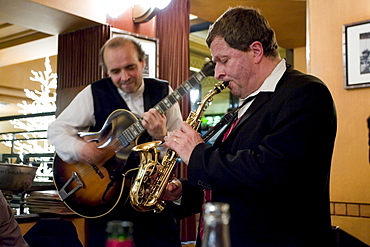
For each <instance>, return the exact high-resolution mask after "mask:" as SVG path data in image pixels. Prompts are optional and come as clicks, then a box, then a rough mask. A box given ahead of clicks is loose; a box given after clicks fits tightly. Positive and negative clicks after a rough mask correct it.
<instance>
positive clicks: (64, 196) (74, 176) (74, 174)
mask: <svg viewBox="0 0 370 247" xmlns="http://www.w3.org/2000/svg"><path fill="white" fill-rule="evenodd" d="M72 181H76V183H77V185H76V187H74V188H73V189H72V190H71V191H69V192H67V191H66V188H67V186H68V185H70V184H71V183H72ZM82 187H83V183H82V181H81V179H80V177H79V176H78V174H77V172H72V176H71V177H70V178H69V179H68V181H67V182H66V183H65V184H64V185H63V187H62V188H61V189H60V190H59V196H60V199H62V201H64V200H65V199H67V198H68V197H69V196H70V195H72V194H73V193H75V192H76V191H77V190H78V189H80V188H82Z"/></svg>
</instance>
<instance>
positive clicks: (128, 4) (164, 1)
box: [107, 0, 171, 18]
mask: <svg viewBox="0 0 370 247" xmlns="http://www.w3.org/2000/svg"><path fill="white" fill-rule="evenodd" d="M170 2H171V0H127V1H122V0H108V2H107V5H108V6H107V14H108V15H109V16H111V17H113V18H116V17H118V16H119V15H120V14H122V13H123V12H124V11H125V10H126V9H127V8H132V7H133V6H135V5H142V6H144V7H147V8H150V7H156V8H158V9H160V10H161V9H164V8H166V7H167V6H168V4H169V3H170Z"/></svg>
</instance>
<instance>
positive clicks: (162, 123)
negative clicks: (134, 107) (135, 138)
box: [141, 109, 167, 141]
mask: <svg viewBox="0 0 370 247" xmlns="http://www.w3.org/2000/svg"><path fill="white" fill-rule="evenodd" d="M166 121H167V118H166V115H164V114H161V113H160V112H159V111H157V110H156V109H150V110H149V111H147V112H145V113H144V114H143V117H142V121H141V124H142V125H143V126H144V128H145V129H146V131H147V132H148V134H149V135H150V136H151V137H153V138H154V139H155V140H161V141H163V139H164V137H165V136H166V134H167V128H166Z"/></svg>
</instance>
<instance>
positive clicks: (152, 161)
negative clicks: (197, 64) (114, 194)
mask: <svg viewBox="0 0 370 247" xmlns="http://www.w3.org/2000/svg"><path fill="white" fill-rule="evenodd" d="M228 84H229V82H228V81H226V82H218V83H217V84H215V87H214V89H212V90H210V91H209V92H208V93H207V95H206V96H205V97H204V98H203V99H202V101H201V102H200V103H199V106H198V108H197V109H196V110H195V111H192V112H190V114H189V116H188V118H187V119H186V123H188V124H189V125H190V126H191V127H192V128H193V129H194V130H198V128H199V126H200V124H201V120H200V118H201V115H202V113H203V112H204V111H205V110H206V109H207V107H208V105H209V103H210V102H211V101H212V100H213V96H214V95H215V94H218V93H220V92H221V91H222V90H223V89H225V88H226V87H227V86H228ZM160 144H162V142H161V141H152V142H147V143H143V144H140V145H137V146H135V147H134V148H133V149H132V151H137V152H138V153H139V155H140V167H139V171H138V172H137V175H136V178H135V180H134V181H133V183H132V185H131V189H130V202H131V205H132V206H133V208H134V209H136V210H137V211H140V212H146V211H150V210H153V211H154V212H155V213H160V212H161V211H162V210H163V209H164V208H165V206H166V203H165V201H163V200H161V199H160V198H161V196H162V193H163V192H164V190H165V189H166V187H167V184H168V183H169V181H170V180H171V179H172V177H171V174H172V171H173V169H174V167H175V165H176V164H177V161H178V158H179V155H178V154H177V153H176V152H175V151H174V150H172V149H168V150H167V152H166V154H165V155H164V157H163V160H162V163H160V162H159V161H158V160H159V158H158V157H159V153H160V151H159V150H158V149H157V148H156V147H157V146H158V145H160Z"/></svg>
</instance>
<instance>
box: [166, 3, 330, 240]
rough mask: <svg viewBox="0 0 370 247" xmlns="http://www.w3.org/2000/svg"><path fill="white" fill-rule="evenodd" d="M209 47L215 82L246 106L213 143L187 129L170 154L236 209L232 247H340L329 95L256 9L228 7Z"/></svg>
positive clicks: (174, 137)
mask: <svg viewBox="0 0 370 247" xmlns="http://www.w3.org/2000/svg"><path fill="white" fill-rule="evenodd" d="M206 41H207V44H208V46H209V48H210V51H211V54H212V57H213V61H214V62H216V67H215V77H216V79H218V80H222V81H230V83H229V86H228V88H229V89H230V91H231V93H232V94H233V95H234V96H237V97H238V98H240V99H241V101H242V102H245V104H242V105H241V108H240V110H239V111H238V116H237V117H236V118H235V119H234V120H235V121H233V122H232V123H230V124H229V125H228V126H227V128H226V130H224V131H223V133H221V135H219V137H218V138H217V140H216V141H215V143H214V145H210V144H206V143H204V141H203V139H202V138H201V136H200V135H199V133H197V132H196V131H195V130H194V129H193V128H191V126H189V125H188V124H186V123H183V124H182V126H181V128H180V129H179V130H176V131H174V132H172V134H171V135H170V136H167V137H165V146H167V147H168V148H170V149H173V150H175V151H176V152H177V153H178V154H179V156H180V157H181V159H182V161H183V162H185V163H186V164H188V179H189V183H190V184H192V185H194V186H199V187H203V188H207V189H211V190H212V201H215V202H225V203H228V204H230V238H231V245H232V246H234V247H239V246H249V247H257V246H290V247H293V246H294V247H298V246H302V247H306V246H328V247H329V246H334V237H333V234H332V228H331V219H330V203H329V178H330V166H331V159H332V154H333V147H334V141H335V137H336V123H337V122H336V121H337V120H336V112H335V106H334V102H333V99H332V97H331V94H330V92H329V90H328V88H327V87H326V86H325V84H324V83H323V82H322V81H321V80H320V79H318V78H316V77H314V76H311V75H306V74H303V73H301V72H299V71H296V70H293V69H292V67H291V66H290V65H289V64H287V63H286V62H285V61H284V59H281V58H280V55H279V53H278V45H277V42H276V39H275V33H274V31H273V30H272V29H271V27H270V26H269V24H268V22H267V20H266V19H265V18H264V17H263V16H262V15H261V14H260V12H259V11H258V10H256V9H253V8H245V7H235V8H230V9H228V10H227V11H226V12H225V13H224V14H223V15H221V16H220V17H219V19H217V20H216V22H214V23H213V24H212V25H211V27H210V29H209V32H208V36H207V40H206ZM184 192H185V189H184ZM173 193H174V192H173ZM198 244H199V243H198ZM197 246H200V245H197Z"/></svg>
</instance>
